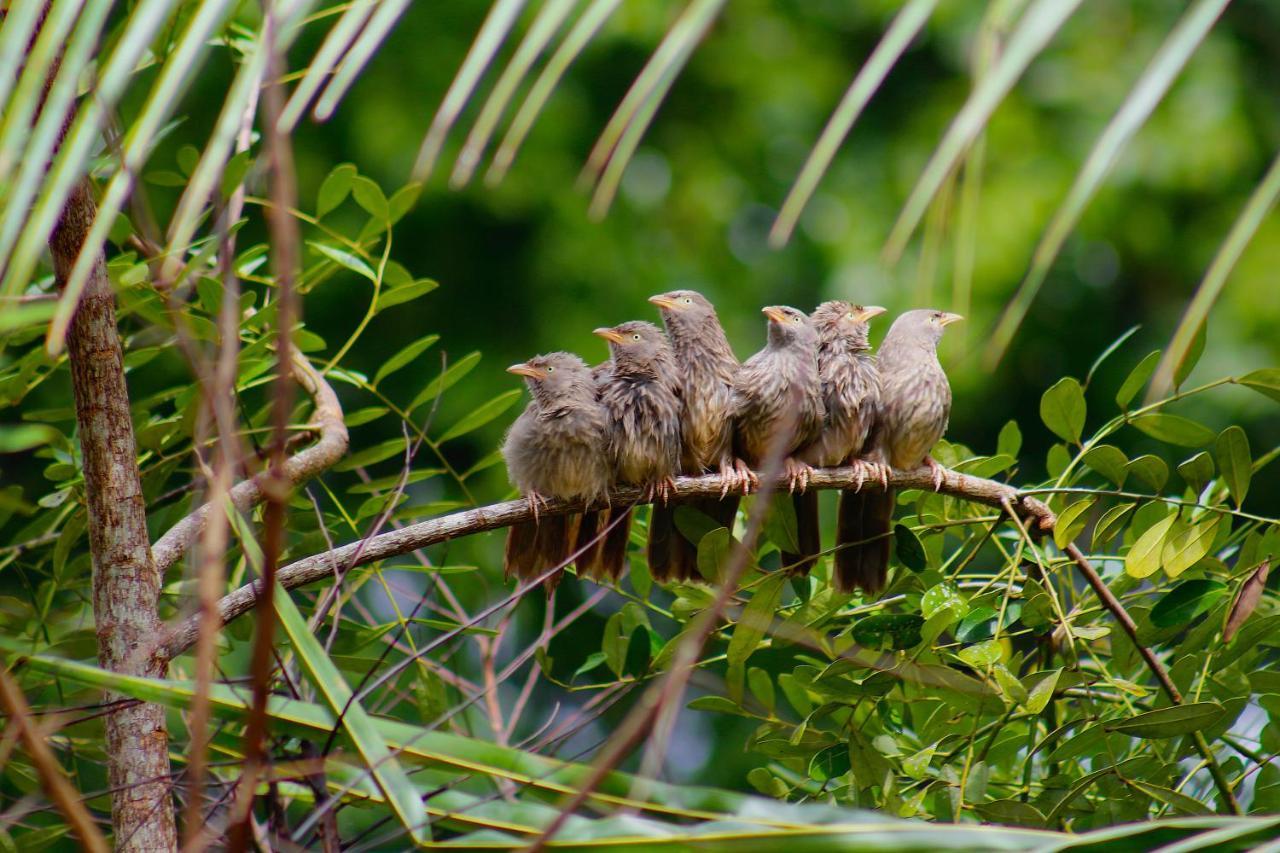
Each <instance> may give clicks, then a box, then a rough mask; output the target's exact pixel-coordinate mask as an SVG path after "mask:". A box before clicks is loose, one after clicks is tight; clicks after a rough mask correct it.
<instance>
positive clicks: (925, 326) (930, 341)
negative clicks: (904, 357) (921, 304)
mask: <svg viewBox="0 0 1280 853" xmlns="http://www.w3.org/2000/svg"><path fill="white" fill-rule="evenodd" d="M963 319H964V318H963V317H961V316H960V315H959V314H951V313H948V312H946V311H935V310H934V309H932V308H917V309H916V310H914V311H908V312H906V313H905V314H900V315H899V316H898V319H896V320H894V321H893V326H891V327H890V329H889V334H890V335H891V336H893V337H895V338H900V339H905V340H911V341H913V342H917V343H921V344H927V345H929V346H933V347H936V346H937V345H938V341H940V340H942V330H943V329H945V328H946V327H947V326H950V325H951V324H952V323H955V322H957V321H959V320H963Z"/></svg>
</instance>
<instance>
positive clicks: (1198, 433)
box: [1129, 412, 1214, 447]
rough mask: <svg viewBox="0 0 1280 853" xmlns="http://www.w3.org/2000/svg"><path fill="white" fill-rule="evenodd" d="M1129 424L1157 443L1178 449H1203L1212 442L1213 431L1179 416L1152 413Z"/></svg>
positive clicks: (1139, 416) (1138, 417) (1134, 419)
mask: <svg viewBox="0 0 1280 853" xmlns="http://www.w3.org/2000/svg"><path fill="white" fill-rule="evenodd" d="M1129 423H1131V424H1133V425H1134V426H1135V427H1137V428H1138V429H1140V430H1142V431H1143V432H1145V433H1146V434H1147V435H1149V436H1151V437H1152V438H1154V439H1157V440H1159V441H1164V442H1168V443H1169V444H1176V445H1178V446H1179V447H1203V446H1204V445H1206V444H1208V443H1209V442H1211V441H1213V439H1214V435H1213V430H1211V429H1209V428H1208V427H1207V426H1203V425H1201V424H1198V423H1196V422H1195V421H1193V420H1190V419H1189V418H1184V417H1182V416H1181V415H1168V414H1165V413H1164V412H1152V413H1150V414H1146V415H1138V416H1137V417H1136V418H1133V419H1132V420H1131V421H1129Z"/></svg>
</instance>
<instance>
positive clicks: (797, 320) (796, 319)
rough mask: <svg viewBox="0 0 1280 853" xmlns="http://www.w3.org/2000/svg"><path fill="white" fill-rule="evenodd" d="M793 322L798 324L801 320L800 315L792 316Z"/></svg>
mask: <svg viewBox="0 0 1280 853" xmlns="http://www.w3.org/2000/svg"><path fill="white" fill-rule="evenodd" d="M791 322H793V323H797V324H798V323H799V322H800V316H799V315H796V316H795V317H792V318H791Z"/></svg>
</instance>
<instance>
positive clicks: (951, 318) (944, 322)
mask: <svg viewBox="0 0 1280 853" xmlns="http://www.w3.org/2000/svg"><path fill="white" fill-rule="evenodd" d="M963 319H964V317H961V316H960V315H959V314H943V315H942V319H941V320H939V321H938V325H940V326H950V325H951V324H952V323H958V322H960V321H961V320H963Z"/></svg>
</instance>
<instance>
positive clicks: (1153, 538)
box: [1124, 512, 1178, 578]
mask: <svg viewBox="0 0 1280 853" xmlns="http://www.w3.org/2000/svg"><path fill="white" fill-rule="evenodd" d="M1177 520H1178V514H1177V513H1176V512H1171V513H1169V515H1167V516H1166V517H1165V518H1163V519H1161V520H1160V521H1157V522H1156V523H1155V524H1153V525H1151V527H1149V528H1147V531H1146V532H1145V533H1143V534H1142V535H1141V536H1139V537H1138V541H1136V542H1134V543H1133V547H1132V548H1130V549H1129V553H1128V554H1126V555H1125V558H1124V570H1125V572H1126V573H1128V574H1129V575H1130V576H1131V577H1135V578H1145V577H1150V576H1151V575H1154V574H1155V573H1156V572H1157V571H1159V570H1160V554H1161V551H1162V549H1163V548H1164V540H1165V536H1166V534H1168V532H1169V528H1171V527H1172V526H1173V523H1174V522H1175V521H1177Z"/></svg>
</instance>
